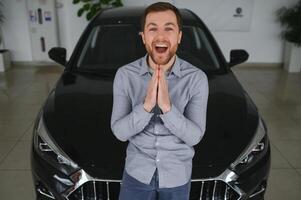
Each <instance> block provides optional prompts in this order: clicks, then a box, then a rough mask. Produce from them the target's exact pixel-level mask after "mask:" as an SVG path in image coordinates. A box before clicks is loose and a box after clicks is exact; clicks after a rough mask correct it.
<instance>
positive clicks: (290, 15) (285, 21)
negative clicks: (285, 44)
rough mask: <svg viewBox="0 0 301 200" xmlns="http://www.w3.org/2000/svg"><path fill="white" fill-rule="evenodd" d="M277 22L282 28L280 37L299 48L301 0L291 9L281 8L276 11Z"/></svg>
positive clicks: (300, 42) (300, 38)
mask: <svg viewBox="0 0 301 200" xmlns="http://www.w3.org/2000/svg"><path fill="white" fill-rule="evenodd" d="M276 15H277V18H278V21H279V22H280V24H281V25H282V27H283V28H284V30H283V31H282V32H281V37H282V38H283V39H285V40H287V41H289V42H292V43H294V44H295V45H297V46H301V0H300V1H299V2H298V3H297V4H296V5H295V6H293V7H291V8H286V7H282V8H280V9H278V10H277V11H276Z"/></svg>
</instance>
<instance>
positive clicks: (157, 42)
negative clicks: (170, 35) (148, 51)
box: [152, 40, 170, 46]
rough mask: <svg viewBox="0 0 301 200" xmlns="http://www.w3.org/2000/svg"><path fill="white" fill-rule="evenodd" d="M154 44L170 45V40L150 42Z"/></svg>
mask: <svg viewBox="0 0 301 200" xmlns="http://www.w3.org/2000/svg"><path fill="white" fill-rule="evenodd" d="M156 44H166V45H167V46H170V42H169V41H166V40H156V41H153V42H152V45H156Z"/></svg>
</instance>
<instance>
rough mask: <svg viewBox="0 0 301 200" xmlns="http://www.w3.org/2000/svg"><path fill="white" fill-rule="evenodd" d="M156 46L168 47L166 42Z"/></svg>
mask: <svg viewBox="0 0 301 200" xmlns="http://www.w3.org/2000/svg"><path fill="white" fill-rule="evenodd" d="M156 47H167V45H165V44H156Z"/></svg>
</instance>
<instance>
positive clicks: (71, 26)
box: [57, 0, 88, 58]
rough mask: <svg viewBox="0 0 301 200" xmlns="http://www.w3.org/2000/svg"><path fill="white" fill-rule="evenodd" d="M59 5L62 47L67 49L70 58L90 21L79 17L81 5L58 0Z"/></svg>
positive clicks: (68, 0) (67, 0)
mask: <svg viewBox="0 0 301 200" xmlns="http://www.w3.org/2000/svg"><path fill="white" fill-rule="evenodd" d="M57 5H58V8H57V14H58V24H59V37H60V41H61V44H60V46H61V47H65V48H66V49H67V58H69V57H70V55H71V53H72V51H73V49H74V47H75V45H76V43H77V41H78V39H79V38H80V36H81V34H82V32H83V31H84V29H85V27H86V26H87V24H88V21H87V20H86V19H85V18H84V17H77V11H78V9H79V7H80V5H79V4H77V5H74V4H72V1H71V0H57Z"/></svg>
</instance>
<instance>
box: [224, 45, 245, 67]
mask: <svg viewBox="0 0 301 200" xmlns="http://www.w3.org/2000/svg"><path fill="white" fill-rule="evenodd" d="M248 58H249V54H248V52H246V51H245V50H243V49H232V50H231V51H230V62H229V63H228V66H229V67H233V66H234V65H238V64H240V63H243V62H245V61H247V60H248Z"/></svg>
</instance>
